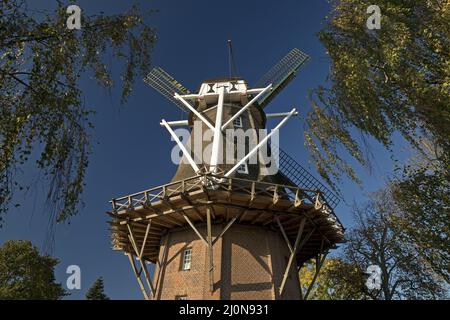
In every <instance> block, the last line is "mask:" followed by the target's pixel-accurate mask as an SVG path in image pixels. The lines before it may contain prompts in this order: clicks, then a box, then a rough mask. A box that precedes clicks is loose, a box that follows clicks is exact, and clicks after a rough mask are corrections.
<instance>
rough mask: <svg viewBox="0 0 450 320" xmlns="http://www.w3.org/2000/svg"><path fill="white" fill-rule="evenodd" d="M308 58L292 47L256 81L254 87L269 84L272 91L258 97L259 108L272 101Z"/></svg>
mask: <svg viewBox="0 0 450 320" xmlns="http://www.w3.org/2000/svg"><path fill="white" fill-rule="evenodd" d="M308 60H309V56H308V55H307V54H306V53H303V52H302V51H300V50H299V49H297V48H294V49H292V50H291V51H290V52H289V53H288V54H287V55H286V56H284V58H283V59H281V60H280V61H279V62H278V63H277V64H276V65H275V66H273V67H272V69H270V70H269V71H268V72H267V73H266V74H265V75H264V76H262V77H261V79H259V80H258V81H257V82H256V84H255V87H256V88H264V87H267V86H268V85H269V84H272V86H273V89H272V91H270V92H268V93H267V94H266V95H263V96H262V97H261V98H260V99H259V101H258V102H259V105H260V106H261V108H264V107H265V106H266V105H267V104H268V103H269V102H270V101H272V99H273V98H275V97H276V96H277V95H278V93H280V91H281V90H283V89H284V87H286V86H287V84H288V83H289V82H291V81H292V79H294V78H295V72H296V71H297V70H298V69H299V68H300V66H302V65H303V64H304V63H305V62H306V61H308Z"/></svg>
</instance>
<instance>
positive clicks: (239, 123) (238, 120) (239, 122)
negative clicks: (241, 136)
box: [233, 117, 242, 128]
mask: <svg viewBox="0 0 450 320" xmlns="http://www.w3.org/2000/svg"><path fill="white" fill-rule="evenodd" d="M233 126H234V127H235V128H242V117H237V118H236V119H234V120H233Z"/></svg>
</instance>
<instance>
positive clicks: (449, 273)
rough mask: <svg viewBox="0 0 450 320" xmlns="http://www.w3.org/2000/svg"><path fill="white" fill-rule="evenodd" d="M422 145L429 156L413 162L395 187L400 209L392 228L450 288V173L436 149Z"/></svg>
mask: <svg viewBox="0 0 450 320" xmlns="http://www.w3.org/2000/svg"><path fill="white" fill-rule="evenodd" d="M422 144H423V145H424V147H423V148H424V150H428V152H427V153H426V154H422V155H420V156H419V157H415V158H413V159H410V161H409V163H408V165H407V166H406V167H405V168H404V170H402V171H401V174H400V176H399V177H398V178H396V179H395V180H394V181H393V183H392V187H391V188H392V195H393V200H394V201H395V202H396V204H397V207H399V208H401V210H398V214H396V215H394V216H393V219H394V223H393V227H394V228H395V229H396V233H397V234H398V235H399V237H400V238H401V239H402V241H403V242H404V243H408V244H409V245H411V246H414V248H415V250H416V251H417V252H418V253H419V254H420V256H421V257H422V259H424V260H425V261H426V262H427V264H429V265H430V267H431V268H432V269H433V271H434V272H436V273H437V274H439V275H440V276H441V277H442V278H443V279H444V280H445V281H446V282H447V284H450V238H449V236H448V235H449V234H450V173H449V171H448V168H444V167H443V166H442V163H441V162H440V161H436V159H437V158H438V156H437V153H439V152H440V151H439V150H438V149H437V148H436V146H434V145H433V143H432V142H431V141H427V140H425V141H422Z"/></svg>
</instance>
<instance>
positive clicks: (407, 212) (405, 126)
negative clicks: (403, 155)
mask: <svg viewBox="0 0 450 320" xmlns="http://www.w3.org/2000/svg"><path fill="white" fill-rule="evenodd" d="M372 4H373V3H372V2H371V1H368V0H333V1H332V8H333V9H332V10H333V11H332V13H331V15H330V17H329V19H328V21H327V24H326V26H325V27H324V28H323V29H322V30H321V31H320V33H319V39H320V40H321V42H322V43H323V45H324V46H325V48H326V51H327V54H328V55H329V57H330V61H331V68H330V74H329V81H328V82H327V83H326V84H325V85H323V86H320V87H319V88H317V89H316V90H313V91H312V92H311V101H312V110H311V112H309V113H308V116H307V121H306V127H305V145H306V147H307V149H309V151H310V154H311V157H312V159H313V161H314V162H315V164H316V167H317V169H318V172H319V173H320V174H321V176H322V177H323V178H324V179H325V180H326V181H327V182H328V183H329V184H331V185H332V186H333V187H334V188H335V189H338V187H337V184H336V182H338V181H339V179H340V178H341V177H342V175H343V174H344V175H347V176H348V177H350V178H351V179H353V180H354V181H358V182H360V181H359V178H358V176H357V175H356V173H355V170H354V167H353V166H352V165H351V164H350V163H351V161H352V160H354V159H356V161H357V162H358V163H360V164H362V165H363V166H366V167H370V165H371V153H370V148H369V145H368V142H367V141H368V140H369V139H374V140H376V141H378V142H379V143H381V144H382V145H383V146H384V147H385V148H386V149H387V150H389V151H391V154H392V156H393V158H394V159H395V158H396V157H397V155H398V154H399V153H398V149H395V148H394V147H395V141H398V135H400V136H401V137H403V140H404V141H406V142H407V143H409V145H410V146H412V148H413V153H415V154H416V155H419V156H421V155H422V156H423V155H429V154H430V152H429V151H430V149H429V148H428V147H427V146H426V145H427V144H424V143H423V141H424V140H426V141H429V142H430V143H429V144H428V145H431V146H432V151H433V152H432V157H429V156H426V157H423V158H422V161H421V164H420V166H411V165H410V164H408V163H398V162H397V169H398V172H400V173H399V174H398V176H396V177H394V179H393V181H392V184H393V187H394V190H393V195H392V196H393V197H394V202H395V203H396V204H397V207H398V208H401V209H402V210H399V211H398V213H397V215H395V216H394V217H395V219H396V223H395V224H393V225H391V227H392V228H395V229H396V231H395V232H396V234H397V235H398V236H399V237H401V239H402V241H404V243H405V244H406V245H407V246H408V247H410V248H415V252H416V254H417V255H419V259H421V260H423V261H425V262H427V264H428V266H429V267H430V268H432V269H433V271H434V272H435V273H438V274H440V276H442V277H443V278H444V279H446V281H447V283H448V281H449V265H450V263H449V259H450V246H449V240H448V239H449V229H450V227H449V219H448V217H449V208H450V198H449V196H448V194H449V181H450V171H449V170H450V139H449V138H448V133H449V132H450V54H449V52H450V38H449V36H448V35H449V34H450V24H449V23H448V21H450V1H449V0H436V1H420V0H409V1H396V0H380V1H377V3H376V4H377V5H378V6H379V7H380V9H381V29H379V30H369V29H368V28H367V26H366V21H367V19H368V18H369V16H370V15H369V14H367V8H368V7H369V6H370V5H372ZM396 137H397V138H396ZM346 155H350V157H348V156H346ZM352 158H353V159H352ZM395 160H396V161H397V160H398V159H395ZM386 294H388V293H387V292H386Z"/></svg>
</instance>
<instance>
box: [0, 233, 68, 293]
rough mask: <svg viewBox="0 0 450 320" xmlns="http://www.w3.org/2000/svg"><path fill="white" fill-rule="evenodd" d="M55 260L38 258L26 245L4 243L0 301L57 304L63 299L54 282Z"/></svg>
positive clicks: (1, 257) (0, 258) (29, 243)
mask: <svg viewBox="0 0 450 320" xmlns="http://www.w3.org/2000/svg"><path fill="white" fill-rule="evenodd" d="M57 264H58V260H57V259H55V258H52V257H50V256H48V255H45V256H41V255H40V254H39V251H38V250H37V249H36V248H35V247H33V245H32V244H31V242H30V241H23V240H17V241H13V240H11V241H7V242H5V243H4V244H3V246H2V247H0V300H16V299H24V300H37V299H45V300H59V299H62V298H63V297H64V296H66V295H67V293H66V291H65V290H64V289H63V288H62V286H61V284H59V283H56V282H55V275H54V268H55V266H56V265H57Z"/></svg>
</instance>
